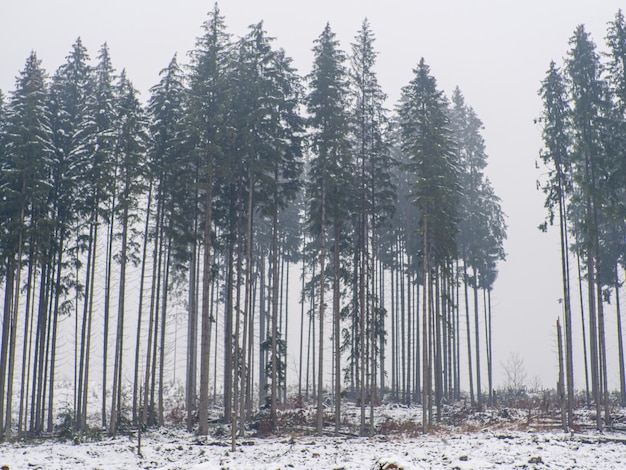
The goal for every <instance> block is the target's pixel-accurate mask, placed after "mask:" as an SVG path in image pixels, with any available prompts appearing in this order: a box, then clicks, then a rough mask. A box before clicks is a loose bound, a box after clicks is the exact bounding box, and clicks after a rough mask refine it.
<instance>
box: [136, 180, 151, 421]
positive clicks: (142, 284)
mask: <svg viewBox="0 0 626 470" xmlns="http://www.w3.org/2000/svg"><path fill="white" fill-rule="evenodd" d="M151 204H152V182H151V183H150V186H149V188H148V202H147V205H146V223H145V225H144V235H143V248H142V254H141V275H140V280H139V305H138V307H137V335H136V339H135V372H134V375H133V424H134V425H135V426H137V425H138V423H139V389H140V383H139V368H140V361H139V357H140V350H141V347H140V346H141V322H142V319H143V297H144V287H145V279H146V263H147V258H148V231H149V228H150V205H151Z"/></svg>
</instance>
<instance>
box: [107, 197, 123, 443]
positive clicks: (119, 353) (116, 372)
mask: <svg viewBox="0 0 626 470" xmlns="http://www.w3.org/2000/svg"><path fill="white" fill-rule="evenodd" d="M127 255H128V205H126V204H125V206H124V213H123V215H122V249H121V252H120V279H119V283H120V285H119V294H118V307H117V333H116V338H115V359H114V364H113V388H112V389H111V421H110V422H109V434H110V435H112V436H114V435H115V434H116V433H117V427H118V424H119V418H120V417H119V414H118V405H119V401H118V397H119V395H120V393H119V392H118V389H119V390H121V388H122V384H121V383H120V380H119V377H120V373H121V370H122V357H123V351H124V349H123V341H124V314H125V307H126V305H125V299H126V263H127Z"/></svg>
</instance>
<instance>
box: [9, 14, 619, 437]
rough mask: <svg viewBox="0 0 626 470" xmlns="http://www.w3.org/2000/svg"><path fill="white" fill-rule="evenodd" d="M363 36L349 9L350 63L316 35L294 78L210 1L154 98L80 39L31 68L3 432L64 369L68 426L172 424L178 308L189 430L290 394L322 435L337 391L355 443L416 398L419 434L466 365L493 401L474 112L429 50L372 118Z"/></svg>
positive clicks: (12, 202) (40, 401) (485, 224)
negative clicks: (442, 85)
mask: <svg viewBox="0 0 626 470" xmlns="http://www.w3.org/2000/svg"><path fill="white" fill-rule="evenodd" d="M374 39H375V38H374V34H373V32H372V30H371V28H370V25H369V23H368V22H367V21H364V22H363V24H362V27H361V29H360V30H359V32H358V33H357V35H356V36H355V38H354V42H353V43H352V44H351V48H350V51H349V53H346V52H344V51H342V50H341V48H340V45H339V43H338V41H337V39H336V37H335V34H334V33H333V31H332V30H331V28H330V26H329V25H327V26H326V27H325V28H324V30H323V32H322V34H321V35H320V36H319V38H318V39H316V40H315V42H314V46H313V53H314V62H313V67H312V70H311V72H310V74H309V75H308V76H306V77H300V76H299V75H298V74H297V73H296V71H295V70H294V68H293V66H292V61H291V59H290V58H289V57H288V56H287V55H286V53H285V51H284V50H282V49H279V48H276V47H274V45H273V39H272V38H271V37H270V36H268V34H267V33H266V31H265V30H264V29H263V24H262V23H259V24H256V25H253V26H251V27H250V28H249V30H248V32H247V34H246V35H245V36H243V37H240V38H233V37H232V36H231V35H230V34H229V33H228V32H227V30H226V27H225V23H224V19H223V17H222V16H221V15H220V12H219V9H218V7H217V5H216V6H215V8H214V9H213V10H212V11H211V12H210V13H209V15H208V18H207V20H206V21H205V23H204V24H203V25H202V34H201V36H200V37H199V38H198V39H197V42H196V45H195V48H194V49H193V50H192V51H191V52H190V54H189V57H190V61H189V64H188V65H184V66H183V65H180V64H179V62H178V60H177V57H174V58H173V59H172V60H171V62H170V63H169V64H168V65H167V67H166V68H165V69H163V71H162V72H161V74H160V80H159V82H158V83H157V84H156V85H155V86H153V87H152V88H151V90H150V96H149V97H148V99H147V103H142V101H141V100H140V99H139V97H138V93H137V91H136V89H135V88H134V87H133V85H132V83H131V81H130V80H129V78H128V77H127V76H126V73H125V72H124V71H121V72H119V73H117V72H116V70H115V69H114V67H113V65H112V62H111V58H110V56H109V52H108V48H107V46H106V44H105V45H103V46H102V47H101V49H100V50H99V52H98V55H97V59H96V63H95V65H91V60H90V58H89V55H88V52H87V50H86V49H85V47H84V46H83V44H82V42H81V40H80V39H78V40H77V41H76V42H75V43H74V45H73V47H72V49H71V51H70V53H69V55H68V56H67V58H66V62H65V63H64V64H63V65H61V66H60V67H59V68H58V69H57V70H56V72H55V73H54V74H53V75H52V76H51V77H49V76H48V75H47V74H46V72H45V71H44V70H43V68H42V66H41V62H40V60H39V59H38V58H37V56H36V54H35V53H34V52H33V53H32V54H31V55H30V56H29V57H28V59H27V61H26V65H25V68H24V70H23V71H22V72H20V74H19V76H18V78H17V81H16V85H15V90H14V91H12V92H11V93H10V94H9V96H8V97H6V98H4V97H2V98H1V99H0V213H1V216H0V279H1V281H2V289H1V290H2V294H3V296H2V298H3V300H4V303H3V306H2V315H1V320H2V323H1V325H2V329H1V331H2V337H1V339H0V440H4V439H8V438H9V437H11V436H13V435H16V434H17V435H25V434H30V435H38V434H40V433H42V432H49V431H52V430H53V429H54V424H55V419H56V416H55V415H54V413H55V412H57V411H58V410H59V398H58V397H57V396H56V395H55V392H57V391H58V387H59V383H58V367H59V365H60V363H61V361H62V363H63V364H64V365H68V364H71V365H72V366H73V368H74V370H75V373H74V376H73V379H72V384H73V396H72V397H71V398H70V399H69V400H68V399H66V400H65V401H69V402H68V403H66V405H67V406H68V409H69V410H70V411H69V418H70V419H71V425H72V427H73V428H74V429H75V430H76V431H77V432H86V431H87V430H88V427H89V425H90V424H89V423H93V420H94V416H97V420H98V422H99V426H101V427H102V428H105V429H107V430H108V432H109V433H111V434H115V433H117V432H119V431H120V429H122V428H124V427H129V426H133V427H136V426H146V425H147V426H159V425H163V424H164V422H165V411H166V406H167V405H166V403H165V398H166V396H165V393H164V392H165V390H166V388H167V387H168V376H167V375H166V371H167V367H168V364H170V367H171V360H172V359H171V353H172V349H173V348H174V347H175V345H174V344H173V342H174V339H173V337H172V332H171V327H172V317H173V315H174V314H175V312H176V311H177V310H180V309H181V308H182V310H183V311H184V312H185V314H184V319H185V324H186V331H187V334H186V341H185V348H186V361H185V363H186V368H185V380H184V389H185V403H184V408H185V412H186V423H187V428H188V429H189V430H190V431H192V430H195V431H197V432H198V433H199V434H207V433H208V431H209V411H210V409H213V408H218V409H219V410H220V413H221V415H222V416H223V420H224V421H226V422H231V423H232V425H233V427H236V428H237V429H239V430H240V432H242V433H243V432H245V426H246V424H247V423H249V422H250V419H251V418H252V417H253V415H254V413H256V412H257V411H258V410H259V409H265V408H267V410H268V416H269V422H270V423H271V425H272V426H276V425H277V409H278V407H279V405H280V404H281V403H285V402H286V401H287V383H289V384H294V386H296V385H295V384H297V391H296V390H295V389H294V393H295V394H296V395H297V396H298V397H300V399H301V400H304V401H310V400H315V401H314V402H316V403H317V420H316V423H317V431H318V432H320V433H321V432H322V428H323V426H324V423H325V416H326V414H327V413H328V415H330V416H334V425H335V429H336V430H339V428H340V427H341V423H342V420H341V417H342V410H341V402H342V401H341V397H343V396H344V395H345V394H347V395H348V397H352V398H353V399H354V400H356V401H357V402H358V403H360V406H361V417H360V420H361V421H360V422H361V433H362V434H367V433H372V432H374V428H373V424H372V423H373V416H374V412H375V405H376V404H377V403H379V402H380V401H381V400H382V399H383V397H384V398H386V399H390V400H397V401H399V402H402V403H405V404H413V403H421V404H422V406H423V409H424V422H423V426H424V429H428V427H429V426H430V425H431V424H432V422H433V419H436V418H438V417H439V415H440V412H441V406H442V404H443V403H444V402H446V401H452V400H457V399H460V397H461V390H462V384H461V377H462V374H465V375H466V376H468V377H469V384H464V385H463V387H464V389H465V390H468V391H469V393H470V397H471V403H472V404H473V405H474V404H476V405H478V406H480V405H481V404H482V403H483V402H484V400H490V399H491V398H492V395H491V391H492V390H493V368H492V366H493V357H492V347H491V344H492V329H491V318H492V305H491V291H492V288H493V285H494V282H495V279H496V276H497V263H498V261H500V260H503V259H504V251H503V240H504V239H505V237H506V225H505V222H504V215H503V213H502V210H501V207H500V201H499V199H498V197H497V196H496V195H495V193H494V190H493V188H492V185H491V183H490V182H489V180H488V179H487V178H486V176H485V175H484V169H485V167H486V165H487V155H486V151H485V143H484V140H483V137H482V135H481V133H482V128H483V126H482V122H481V121H480V119H479V118H478V116H477V114H476V113H475V111H474V110H473V109H472V108H471V107H470V106H468V105H467V104H466V103H465V101H464V97H463V95H462V93H461V91H460V90H459V89H458V88H457V89H456V90H455V91H454V93H453V94H452V98H451V100H449V99H447V98H446V97H445V95H444V94H443V92H442V91H441V90H440V89H439V88H438V87H437V83H436V80H435V78H434V77H433V76H432V74H431V72H430V69H429V67H428V65H426V63H425V62H424V60H421V61H420V62H419V63H418V65H417V67H416V68H415V70H414V73H413V78H412V80H411V81H410V83H409V84H407V86H406V87H404V88H403V89H402V98H401V100H400V103H399V104H398V106H397V108H396V110H395V112H390V111H389V110H387V109H385V101H386V98H387V97H386V95H385V93H384V92H383V91H382V89H381V87H380V85H379V83H378V80H377V75H376V72H375V68H376V57H377V52H376V50H375V48H374ZM594 132H595V129H594ZM568 194H570V193H569V192H568ZM622 196H623V187H622ZM583 202H584V201H582V202H581V203H580V204H581V205H580V207H583V206H584V204H583ZM570 207H571V208H572V210H573V208H574V207H575V206H574V204H570ZM576 207H577V206H576ZM581 210H582V209H581ZM597 216H598V217H600V212H599V211H598V214H597ZM603 240H604V238H603ZM622 241H623V238H622ZM581 246H582V245H581ZM298 276H299V277H298ZM294 295H298V296H299V300H300V302H299V306H300V309H299V310H300V311H294V310H293V309H289V299H290V298H293V297H294ZM293 325H297V328H294V327H293ZM298 329H299V330H298ZM288 331H292V335H293V331H299V338H296V339H295V340H294V339H293V338H292V339H291V342H288V341H287V340H288ZM462 332H464V333H466V335H462ZM288 344H290V345H293V344H299V350H298V351H297V352H296V353H293V355H294V357H296V358H297V371H298V372H297V378H296V377H291V378H290V379H289V380H288V379H287V372H288V367H287V366H288V364H287V345H288ZM59 350H62V351H64V353H63V355H62V357H60V353H59V352H58V351H59ZM168 361H169V362H168ZM482 361H485V362H482ZM485 363H486V365H484V364H485ZM329 367H330V369H329ZM485 372H486V377H487V384H485V382H483V381H482V380H483V379H484V376H485ZM329 377H331V378H332V381H329ZM94 384H97V387H99V389H100V390H99V393H98V394H97V395H99V397H100V398H99V403H95V402H94V399H93V397H92V394H93V393H94V390H93V387H94ZM486 390H488V392H486ZM327 400H330V402H331V403H332V404H333V407H334V408H333V409H332V410H327V409H326V405H327V403H326V401H327ZM435 411H436V413H435ZM88 419H89V421H88Z"/></svg>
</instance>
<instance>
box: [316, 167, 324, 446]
mask: <svg viewBox="0 0 626 470" xmlns="http://www.w3.org/2000/svg"><path fill="white" fill-rule="evenodd" d="M321 208H322V217H321V223H320V294H319V296H320V304H319V347H318V353H317V355H318V364H319V365H318V370H317V374H318V380H317V418H316V422H317V425H316V430H317V434H318V435H320V436H321V435H322V428H323V426H324V386H323V382H324V375H323V372H324V309H325V307H326V302H325V300H324V292H325V291H326V286H325V285H324V284H325V279H324V277H325V276H324V274H325V273H326V180H325V179H323V180H322V200H321Z"/></svg>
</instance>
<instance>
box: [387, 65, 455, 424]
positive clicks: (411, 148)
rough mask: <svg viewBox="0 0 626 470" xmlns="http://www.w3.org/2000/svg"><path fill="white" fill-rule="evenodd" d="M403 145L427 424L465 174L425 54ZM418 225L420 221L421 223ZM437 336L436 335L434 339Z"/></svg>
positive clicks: (402, 109)
mask: <svg viewBox="0 0 626 470" xmlns="http://www.w3.org/2000/svg"><path fill="white" fill-rule="evenodd" d="M398 114H399V119H400V127H401V139H402V140H401V142H402V150H403V152H404V153H405V154H406V156H407V159H408V170H409V172H410V175H411V178H412V181H411V199H412V201H413V203H414V204H415V205H416V206H417V207H418V208H419V210H420V222H419V231H420V233H421V235H422V245H423V246H422V253H423V282H424V284H423V285H424V292H423V296H422V302H423V304H422V315H423V316H422V331H421V333H422V361H423V362H422V375H423V381H422V383H423V392H422V407H423V413H424V415H423V423H422V424H423V428H424V430H427V429H428V427H429V425H430V422H431V420H432V385H433V384H432V379H433V370H432V367H433V365H434V361H435V360H436V359H437V357H433V354H432V352H433V351H435V350H436V349H437V347H438V341H439V338H438V337H437V336H436V330H435V327H436V325H435V321H437V322H438V319H437V317H433V315H434V314H435V312H434V310H433V307H434V306H435V305H437V304H438V303H439V302H440V299H439V298H438V295H437V293H436V292H435V284H436V281H437V276H438V275H440V274H441V269H442V268H443V267H444V265H445V261H446V258H448V257H455V256H456V240H455V238H456V233H457V231H458V229H457V214H458V201H459V190H460V187H459V175H458V168H457V167H456V166H455V161H454V154H453V141H452V134H451V130H450V121H449V114H448V102H447V100H446V98H445V97H444V95H443V92H441V91H440V90H439V89H438V88H437V82H436V80H435V78H434V77H433V76H432V75H431V74H430V68H429V67H428V65H426V63H425V62H424V59H421V60H420V62H419V64H418V66H417V68H416V69H414V78H413V79H412V80H411V82H410V83H409V85H407V86H405V87H404V88H403V89H402V97H401V102H400V106H399V109H398ZM416 228H417V227H416ZM432 338H435V343H433V341H432Z"/></svg>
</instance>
